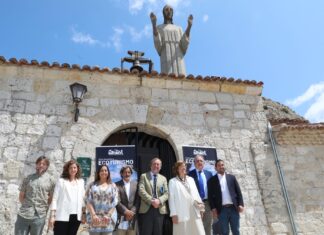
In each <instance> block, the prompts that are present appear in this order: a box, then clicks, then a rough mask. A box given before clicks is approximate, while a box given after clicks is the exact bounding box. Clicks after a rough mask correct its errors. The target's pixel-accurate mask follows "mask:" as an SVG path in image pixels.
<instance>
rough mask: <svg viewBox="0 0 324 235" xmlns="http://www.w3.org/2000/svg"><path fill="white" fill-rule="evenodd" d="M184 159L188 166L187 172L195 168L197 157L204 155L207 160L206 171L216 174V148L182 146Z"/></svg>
mask: <svg viewBox="0 0 324 235" xmlns="http://www.w3.org/2000/svg"><path fill="white" fill-rule="evenodd" d="M182 152H183V159H184V161H185V163H186V165H187V171H191V170H192V169H194V168H195V164H194V159H195V156H196V155H202V156H203V157H204V158H205V167H204V169H205V170H208V171H210V172H211V173H212V174H213V175H214V174H216V171H215V163H216V160H217V152H216V148H213V147H202V146H182Z"/></svg>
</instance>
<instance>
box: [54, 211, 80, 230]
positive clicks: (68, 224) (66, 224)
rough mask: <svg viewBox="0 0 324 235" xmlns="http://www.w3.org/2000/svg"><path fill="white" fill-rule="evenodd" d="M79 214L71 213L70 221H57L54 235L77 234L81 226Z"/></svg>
mask: <svg viewBox="0 0 324 235" xmlns="http://www.w3.org/2000/svg"><path fill="white" fill-rule="evenodd" d="M80 223H81V222H80V221H79V220H78V217H77V215H76V214H75V215H70V218H69V221H55V223H54V235H76V234H77V232H78V229H79V226H80Z"/></svg>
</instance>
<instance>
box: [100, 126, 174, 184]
mask: <svg viewBox="0 0 324 235" xmlns="http://www.w3.org/2000/svg"><path fill="white" fill-rule="evenodd" d="M107 145H135V147H136V152H137V154H136V155H137V156H136V158H137V159H136V162H137V166H136V168H137V170H138V173H139V175H140V174H141V173H143V172H146V171H149V169H150V167H149V164H150V161H151V159H153V158H154V157H156V156H159V157H160V159H161V160H162V169H161V172H160V173H161V174H162V175H164V176H165V177H166V178H167V179H168V180H169V179H170V178H171V177H172V166H173V165H174V163H175V162H176V155H175V152H174V150H173V148H172V146H171V144H170V143H169V142H168V140H166V139H164V138H161V137H158V136H155V135H153V134H152V133H150V134H148V133H146V132H145V131H144V130H140V131H139V130H138V128H137V127H128V128H125V129H122V130H119V131H117V132H115V133H113V134H112V135H110V136H109V137H108V138H107V139H106V140H105V141H104V142H103V144H102V146H107Z"/></svg>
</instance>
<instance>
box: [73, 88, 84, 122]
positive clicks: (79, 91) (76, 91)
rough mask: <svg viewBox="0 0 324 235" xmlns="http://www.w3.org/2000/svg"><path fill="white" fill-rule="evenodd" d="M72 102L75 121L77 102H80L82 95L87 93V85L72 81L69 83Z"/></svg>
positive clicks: (77, 110) (77, 111)
mask: <svg viewBox="0 0 324 235" xmlns="http://www.w3.org/2000/svg"><path fill="white" fill-rule="evenodd" d="M70 89H71V93H72V98H73V103H74V104H75V114H74V121H75V122H77V121H78V118H79V115H80V111H79V103H81V102H82V99H83V96H84V94H85V93H87V87H86V86H85V85H82V84H80V83H77V82H76V83H73V84H71V85H70Z"/></svg>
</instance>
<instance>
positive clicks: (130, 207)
mask: <svg viewBox="0 0 324 235" xmlns="http://www.w3.org/2000/svg"><path fill="white" fill-rule="evenodd" d="M132 174H133V170H132V168H131V167H130V166H124V167H122V168H121V170H120V175H121V177H122V180H120V181H118V182H116V186H117V187H118V193H119V203H118V205H117V211H118V219H119V226H118V229H117V235H135V234H136V229H137V226H136V213H137V209H138V205H139V198H138V194H137V181H132V180H131V178H132Z"/></svg>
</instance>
